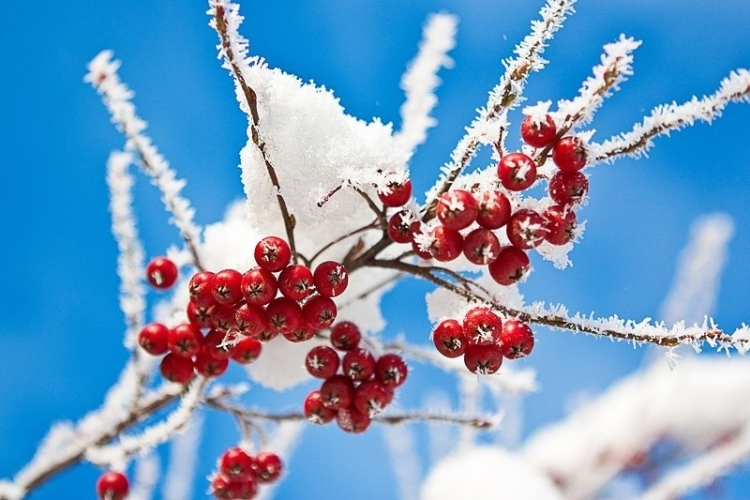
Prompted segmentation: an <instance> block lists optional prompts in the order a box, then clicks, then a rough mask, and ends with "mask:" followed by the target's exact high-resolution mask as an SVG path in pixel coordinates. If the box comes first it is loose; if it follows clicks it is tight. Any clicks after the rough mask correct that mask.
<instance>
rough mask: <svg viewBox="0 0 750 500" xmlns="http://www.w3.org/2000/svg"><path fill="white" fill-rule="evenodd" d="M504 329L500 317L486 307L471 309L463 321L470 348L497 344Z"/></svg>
mask: <svg viewBox="0 0 750 500" xmlns="http://www.w3.org/2000/svg"><path fill="white" fill-rule="evenodd" d="M502 327H503V323H502V320H501V319H500V317H498V315H497V314H495V313H494V312H492V311H491V310H489V309H488V308H486V307H475V308H473V309H471V310H470V311H469V312H467V313H466V315H465V316H464V320H463V328H464V335H465V336H466V341H467V342H468V344H469V345H470V346H471V345H487V344H495V343H497V341H498V339H499V338H500V333H501V332H502Z"/></svg>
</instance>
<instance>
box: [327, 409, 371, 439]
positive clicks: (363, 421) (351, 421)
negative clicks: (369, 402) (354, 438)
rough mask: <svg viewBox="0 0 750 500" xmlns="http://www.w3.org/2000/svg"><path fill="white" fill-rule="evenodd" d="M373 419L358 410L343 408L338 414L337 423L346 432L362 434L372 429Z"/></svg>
mask: <svg viewBox="0 0 750 500" xmlns="http://www.w3.org/2000/svg"><path fill="white" fill-rule="evenodd" d="M370 422H372V419H371V418H370V417H369V416H368V415H366V414H365V413H362V412H360V411H359V410H357V409H356V408H343V409H341V410H339V411H338V412H337V413H336V423H337V424H338V426H339V427H340V428H341V430H343V431H345V432H351V433H352V434H360V433H362V432H365V431H366V430H367V428H368V427H370Z"/></svg>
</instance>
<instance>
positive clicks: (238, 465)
mask: <svg viewBox="0 0 750 500" xmlns="http://www.w3.org/2000/svg"><path fill="white" fill-rule="evenodd" d="M218 465H219V471H221V474H222V475H223V476H224V477H226V478H227V479H229V480H230V481H232V482H238V481H247V480H248V479H255V468H256V467H257V460H256V459H255V458H254V457H253V456H251V455H249V454H248V453H247V452H246V451H245V450H243V449H242V448H240V447H238V446H236V447H234V448H229V449H228V450H227V451H225V452H224V453H223V454H222V455H221V457H220V458H219V464H218Z"/></svg>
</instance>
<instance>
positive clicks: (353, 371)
mask: <svg viewBox="0 0 750 500" xmlns="http://www.w3.org/2000/svg"><path fill="white" fill-rule="evenodd" d="M341 368H342V371H343V372H344V375H346V376H347V377H349V378H350V379H352V380H354V381H356V382H361V381H363V380H367V379H369V378H370V377H372V375H373V373H375V358H374V357H373V355H372V353H371V352H370V351H368V350H367V349H361V348H359V347H358V348H357V349H352V350H351V351H347V353H346V354H344V359H343V360H342V361H341Z"/></svg>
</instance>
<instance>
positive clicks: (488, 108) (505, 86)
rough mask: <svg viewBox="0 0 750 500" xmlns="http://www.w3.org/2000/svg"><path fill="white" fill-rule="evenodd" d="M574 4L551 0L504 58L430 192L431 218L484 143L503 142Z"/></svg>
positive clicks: (427, 210)
mask: <svg viewBox="0 0 750 500" xmlns="http://www.w3.org/2000/svg"><path fill="white" fill-rule="evenodd" d="M573 4H575V0H548V1H547V4H546V5H545V6H544V7H542V10H541V11H540V15H541V20H536V21H532V23H531V33H529V34H528V35H526V37H525V38H524V39H523V40H522V41H521V43H520V44H518V46H516V48H515V49H514V53H515V54H516V57H515V58H512V59H508V60H505V61H503V65H504V66H505V74H504V75H503V76H502V77H501V78H500V82H499V83H498V84H497V85H496V86H495V87H494V88H493V89H492V90H491V91H490V94H489V98H488V100H487V104H486V105H485V107H484V108H482V109H480V110H479V115H478V116H477V117H476V118H475V119H474V121H473V122H472V123H471V125H469V127H468V128H467V130H466V134H465V135H464V137H463V138H462V139H461V140H460V141H459V143H458V145H457V146H456V148H455V149H454V150H453V152H452V153H451V161H450V162H449V163H447V164H446V165H444V166H443V167H442V169H441V170H442V175H441V177H440V179H439V180H438V183H437V184H436V185H435V186H434V187H433V188H432V189H431V190H430V191H429V192H428V193H427V200H428V203H427V205H426V206H425V209H424V211H423V215H425V216H427V218H432V216H433V212H434V210H435V206H436V205H437V199H438V198H439V197H440V195H442V194H443V193H445V192H447V191H448V189H450V187H451V185H453V182H454V181H455V180H456V179H457V178H458V176H459V175H460V174H461V172H463V170H464V169H465V168H466V167H467V166H468V165H469V163H470V162H471V159H472V158H473V157H474V155H475V154H476V152H477V150H478V149H479V147H480V146H481V145H490V144H492V145H497V146H501V144H502V141H503V138H502V135H503V131H504V130H506V129H507V127H508V123H507V121H508V120H507V114H508V111H509V110H511V109H513V108H515V107H517V106H518V105H519V104H520V103H521V102H522V97H521V95H522V93H523V91H524V88H525V86H526V80H527V78H528V76H529V74H531V73H532V72H534V71H539V70H541V69H542V68H544V66H545V64H546V63H547V61H545V60H544V59H543V58H542V57H541V56H542V53H543V52H544V49H545V48H546V46H547V42H548V41H549V40H551V39H552V36H553V35H554V34H555V32H556V31H557V30H558V29H560V28H561V27H562V25H563V22H564V21H565V19H566V17H567V16H568V14H571V13H572V12H573ZM498 149H502V147H499V148H498Z"/></svg>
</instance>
